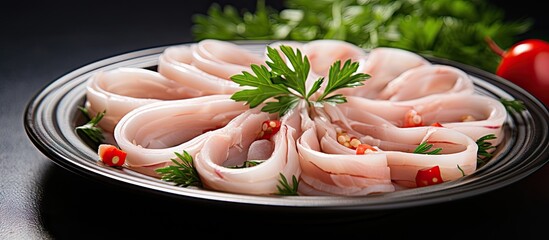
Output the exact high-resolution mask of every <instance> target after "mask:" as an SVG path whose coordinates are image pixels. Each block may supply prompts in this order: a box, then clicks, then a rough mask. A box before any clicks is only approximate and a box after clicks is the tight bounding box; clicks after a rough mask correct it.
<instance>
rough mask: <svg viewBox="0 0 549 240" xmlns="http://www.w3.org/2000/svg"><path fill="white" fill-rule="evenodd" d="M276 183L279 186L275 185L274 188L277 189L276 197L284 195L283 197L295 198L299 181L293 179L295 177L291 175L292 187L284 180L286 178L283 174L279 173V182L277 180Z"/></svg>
mask: <svg viewBox="0 0 549 240" xmlns="http://www.w3.org/2000/svg"><path fill="white" fill-rule="evenodd" d="M278 183H280V185H277V186H276V188H277V189H278V195H285V196H297V195H298V193H297V189H298V186H299V181H298V180H297V178H296V177H295V175H292V185H291V186H290V184H289V183H288V180H287V179H286V176H284V174H282V173H280V180H278Z"/></svg>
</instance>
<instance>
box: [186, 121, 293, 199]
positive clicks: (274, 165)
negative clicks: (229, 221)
mask: <svg viewBox="0 0 549 240" xmlns="http://www.w3.org/2000/svg"><path fill="white" fill-rule="evenodd" d="M298 118H299V115H298V114H296V113H289V114H288V115H285V116H284V117H283V118H282V119H281V126H280V130H279V132H278V133H276V134H275V135H274V136H273V137H272V138H271V141H272V144H274V149H273V151H272V153H271V155H270V156H269V157H268V158H267V159H259V160H260V161H261V163H260V164H258V165H255V166H252V167H246V168H234V167H231V166H240V165H243V164H244V162H245V161H247V160H256V159H248V156H250V154H248V152H249V151H254V150H252V149H250V146H252V145H253V143H255V142H258V141H259V142H261V143H263V142H264V141H265V140H257V136H258V134H259V132H260V131H261V125H262V123H263V121H266V120H269V115H268V114H266V113H264V112H260V113H256V114H250V115H249V116H247V117H246V119H245V120H244V121H242V123H241V124H240V125H238V126H231V127H230V128H229V127H226V128H223V129H220V130H219V131H216V132H213V133H212V134H211V135H210V136H209V137H208V140H207V141H206V143H205V144H204V146H203V147H202V149H201V151H200V152H199V153H198V154H197V156H196V159H195V167H196V170H197V171H198V173H199V174H200V178H201V180H202V183H203V185H204V186H205V187H206V188H208V189H215V190H219V191H225V192H233V193H241V194H255V195H269V194H276V193H277V191H278V190H277V186H278V185H279V181H280V180H281V174H282V175H284V177H285V178H286V179H287V180H288V181H289V182H291V179H292V178H293V177H295V178H299V175H300V172H301V169H300V167H299V161H298V160H297V159H298V157H297V149H296V146H295V139H296V136H297V131H296V127H298V126H296V125H297V124H298V123H299V121H298ZM296 120H297V121H296ZM261 145H262V144H258V145H257V146H261ZM257 146H256V147H257Z"/></svg>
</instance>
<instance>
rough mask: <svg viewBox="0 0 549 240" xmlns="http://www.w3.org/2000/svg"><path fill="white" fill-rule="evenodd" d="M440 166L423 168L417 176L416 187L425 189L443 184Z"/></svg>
mask: <svg viewBox="0 0 549 240" xmlns="http://www.w3.org/2000/svg"><path fill="white" fill-rule="evenodd" d="M443 182H444V181H443V180H442V176H441V175H440V168H439V166H438V165H437V166H434V167H427V168H422V169H420V170H418V171H417V174H416V186H418V187H425V186H430V185H435V184H439V183H443Z"/></svg>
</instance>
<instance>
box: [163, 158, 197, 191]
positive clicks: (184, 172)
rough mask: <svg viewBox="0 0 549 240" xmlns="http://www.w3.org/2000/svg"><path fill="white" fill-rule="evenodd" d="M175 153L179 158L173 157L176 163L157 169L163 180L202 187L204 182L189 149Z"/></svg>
mask: <svg viewBox="0 0 549 240" xmlns="http://www.w3.org/2000/svg"><path fill="white" fill-rule="evenodd" d="M175 155H176V156H177V158H178V159H175V158H172V159H171V160H172V162H173V163H174V164H175V165H173V166H167V167H163V168H158V169H155V171H156V172H157V173H158V174H159V175H160V176H161V180H164V181H166V182H173V183H175V185H176V186H182V187H189V186H197V187H201V186H202V182H201V180H200V177H199V175H198V172H197V171H196V169H195V168H194V165H193V157H192V156H191V155H190V154H189V153H188V152H187V151H183V154H180V153H177V152H175Z"/></svg>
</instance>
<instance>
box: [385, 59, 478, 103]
mask: <svg viewBox="0 0 549 240" xmlns="http://www.w3.org/2000/svg"><path fill="white" fill-rule="evenodd" d="M412 86H413V87H412ZM474 90H475V89H474V85H473V80H472V79H471V78H469V76H468V75H467V74H466V73H465V72H464V71H462V70H460V69H458V68H455V67H451V66H446V65H439V64H433V65H423V66H419V67H415V68H411V69H409V70H407V71H405V72H403V73H402V74H401V75H399V76H398V77H396V78H395V79H393V80H392V81H390V82H389V83H388V84H387V86H386V87H385V88H384V89H383V90H382V91H381V92H380V93H379V95H378V96H377V99H382V100H390V101H406V100H412V99H417V98H421V97H425V96H430V95H434V94H447V93H465V94H473V92H474Z"/></svg>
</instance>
